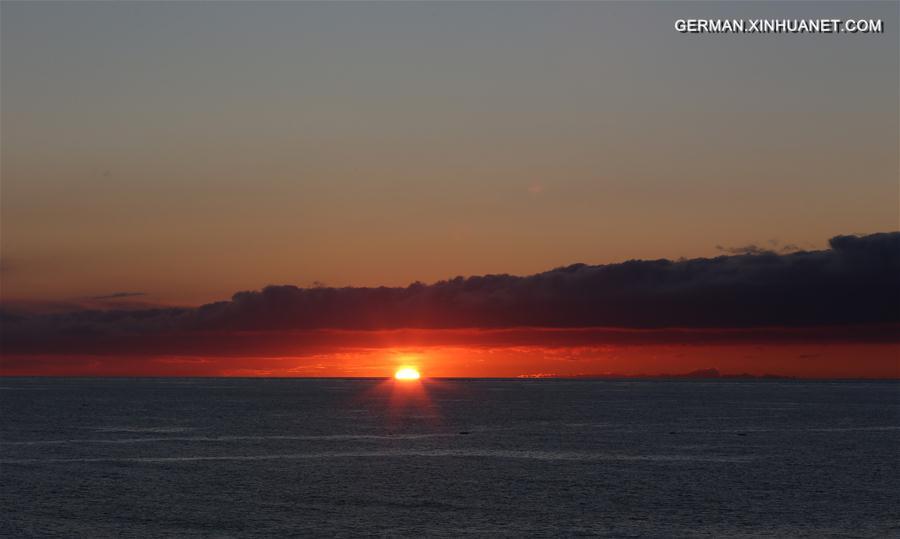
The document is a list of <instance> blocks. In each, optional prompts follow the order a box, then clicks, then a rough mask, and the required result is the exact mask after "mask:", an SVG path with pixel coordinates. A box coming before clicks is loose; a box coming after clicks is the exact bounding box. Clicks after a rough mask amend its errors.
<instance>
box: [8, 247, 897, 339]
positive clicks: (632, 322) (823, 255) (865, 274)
mask: <svg viewBox="0 0 900 539" xmlns="http://www.w3.org/2000/svg"><path fill="white" fill-rule="evenodd" d="M0 322H2V343H3V346H4V350H6V351H9V350H16V351H19V352H24V351H27V350H29V349H43V350H47V349H49V348H53V347H54V345H53V344H52V343H71V342H82V343H87V342H93V343H102V342H117V343H120V344H121V341H122V340H123V339H126V340H127V339H137V338H140V339H139V341H136V342H134V344H135V345H137V344H138V343H139V342H140V343H142V344H141V345H142V346H145V345H146V341H147V339H144V338H143V337H148V338H150V340H152V341H153V342H156V343H159V344H158V345H159V346H161V347H163V348H165V349H166V350H168V351H169V352H172V351H177V349H178V347H179V346H181V347H185V348H192V347H194V344H191V343H196V342H198V341H201V340H203V339H209V340H210V342H212V341H213V340H214V339H215V338H221V337H214V338H213V337H209V335H219V336H221V335H223V334H225V335H234V334H239V333H241V332H259V331H281V332H284V331H296V330H304V331H306V330H319V329H339V330H374V329H397V328H444V329H447V328H482V329H500V328H516V327H541V328H577V327H608V328H626V329H627V328H631V329H660V328H688V329H690V328H707V329H715V328H719V329H722V328H738V329H739V328H766V327H783V328H802V327H854V328H859V327H868V328H869V329H867V330H865V332H864V333H865V334H866V335H868V337H867V338H870V339H872V340H876V341H878V340H882V341H883V340H884V339H885V338H888V339H894V340H896V339H897V335H896V323H897V322H900V232H891V233H881V234H872V235H868V236H837V237H835V238H832V239H831V241H830V249H827V250H822V251H804V252H796V253H791V254H776V253H774V252H771V251H758V252H757V251H753V252H751V253H749V254H734V255H728V256H719V257H715V258H698V259H691V260H679V261H671V260H631V261H628V262H623V263H620V264H609V265H600V266H588V265H585V264H575V265H571V266H566V267H561V268H557V269H554V270H551V271H547V272H544V273H539V274H536V275H531V276H527V277H517V276H512V275H486V276H478V277H468V278H463V277H457V278H455V279H450V280H446V281H440V282H437V283H434V284H430V285H426V284H422V283H414V284H412V285H410V286H408V287H397V288H388V287H380V288H329V287H321V286H319V287H312V288H298V287H295V286H269V287H266V288H264V289H262V290H260V291H253V292H240V293H237V294H235V295H234V296H233V297H232V299H231V300H230V301H224V302H219V303H211V304H207V305H203V306H200V307H196V308H155V309H143V310H106V311H100V310H89V311H76V312H71V313H56V314H43V315H28V314H14V313H11V312H6V313H5V314H3V315H2V319H0ZM872 328H874V329H872ZM879 328H880V329H879ZM873 331H874V332H875V333H876V334H877V335H873V334H872V332H873ZM883 332H887V335H886V336H885V335H882V333H883ZM839 333H840V332H839ZM817 335H820V336H821V335H822V333H821V332H820V333H817ZM201 336H202V337H201ZM810 338H813V337H812V336H810ZM162 343H168V344H162ZM60 346H62V345H60ZM248 350H249V348H248Z"/></svg>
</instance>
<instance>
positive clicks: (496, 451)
mask: <svg viewBox="0 0 900 539" xmlns="http://www.w3.org/2000/svg"><path fill="white" fill-rule="evenodd" d="M0 386H2V389H0V399H2V401H0V406H2V410H0V411H2V430H0V436H2V438H0V486H2V491H0V501H2V507H0V509H2V513H0V535H4V536H14V537H19V536H52V535H55V536H61V537H78V536H80V537H111V536H117V537H122V536H126V537H153V536H203V537H207V536H208V537H245V536H285V535H305V536H323V535H324V536H333V535H343V536H347V535H362V534H365V535H371V534H375V535H417V536H418V535H438V536H454V537H455V536H461V535H485V536H496V535H502V536H522V535H529V536H551V535H552V536H555V535H566V536H572V535H599V536H615V537H623V536H629V537H637V536H650V537H652V536H656V537H677V536H700V535H707V536H764V535H769V536H776V537H785V536H807V537H823V536H840V537H889V536H895V537H896V536H900V511H898V510H897V507H898V505H897V500H898V497H900V496H898V495H900V416H898V413H900V408H898V405H900V401H898V398H900V384H897V383H893V382H880V383H879V382H798V381H700V380H697V381H648V380H644V381H563V380H537V381H518V380H507V381H502V380H491V381H486V380H481V381H450V380H443V381H441V380H433V381H426V382H424V384H422V385H418V384H405V385H401V384H400V383H394V382H385V381H372V380H356V381H350V380H317V381H315V380H235V379H191V380H172V379H170V380H161V379H157V380H153V379H145V380H114V379H108V380H90V379H71V380H51V379H0Z"/></svg>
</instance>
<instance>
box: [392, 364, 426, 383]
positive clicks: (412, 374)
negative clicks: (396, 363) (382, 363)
mask: <svg viewBox="0 0 900 539" xmlns="http://www.w3.org/2000/svg"><path fill="white" fill-rule="evenodd" d="M420 377H421V375H420V374H419V371H417V370H416V369H414V368H412V367H402V368H400V369H397V372H395V373H394V378H396V379H397V380H418V379H419V378H420Z"/></svg>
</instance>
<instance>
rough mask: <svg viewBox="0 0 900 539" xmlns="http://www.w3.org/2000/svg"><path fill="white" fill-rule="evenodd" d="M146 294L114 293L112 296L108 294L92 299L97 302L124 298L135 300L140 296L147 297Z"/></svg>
mask: <svg viewBox="0 0 900 539" xmlns="http://www.w3.org/2000/svg"><path fill="white" fill-rule="evenodd" d="M146 295H147V293H146V292H113V293H112V294H106V295H105V296H93V297H92V298H91V299H96V300H108V299H123V298H135V297H139V296H146Z"/></svg>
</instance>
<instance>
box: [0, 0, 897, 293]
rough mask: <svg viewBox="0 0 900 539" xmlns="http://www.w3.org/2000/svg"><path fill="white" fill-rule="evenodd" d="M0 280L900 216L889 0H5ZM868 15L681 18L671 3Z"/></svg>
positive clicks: (316, 267) (417, 268) (224, 275)
mask: <svg viewBox="0 0 900 539" xmlns="http://www.w3.org/2000/svg"><path fill="white" fill-rule="evenodd" d="M0 9H2V58H0V59H2V73H0V75H2V78H0V81H2V85H0V89H2V280H3V282H2V285H3V297H4V300H32V301H67V300H78V299H84V298H86V297H91V296H98V295H105V294H110V293H115V292H123V291H134V292H145V293H146V294H147V295H146V296H141V298H142V300H146V301H148V302H159V303H166V304H186V305H190V304H199V303H202V302H205V301H212V300H219V299H225V298H228V297H230V296H231V294H232V293H233V292H235V291H236V290H246V289H258V288H260V287H262V286H265V285H268V284H280V283H291V284H297V285H300V286H306V285H309V284H311V283H313V282H316V281H319V282H324V283H327V284H328V285H336V286H342V285H381V284H385V285H404V284H407V283H409V282H411V281H414V280H422V281H426V282H430V281H434V280H436V279H441V278H447V277H451V276H454V275H471V274H485V273H494V272H503V273H512V274H529V273H534V272H537V271H541V270H546V269H549V268H552V267H556V266H560V265H564V264H570V263H573V262H586V263H594V264H596V263H607V262H615V261H621V260H625V259H628V258H659V257H668V258H677V257H680V256H687V257H691V256H711V255H715V254H717V251H716V245H722V246H740V245H745V244H748V243H757V244H763V245H768V244H767V243H766V242H768V241H769V240H778V241H779V242H781V244H782V245H783V244H793V245H796V246H799V247H801V248H807V249H809V248H823V247H824V246H825V242H826V240H827V239H828V238H829V237H831V236H834V235H836V234H847V233H868V232H876V231H885V230H894V229H896V228H897V224H898V223H897V221H898V184H897V171H898V161H897V159H898V64H900V61H898V34H897V20H898V4H897V3H894V2H885V3H868V4H856V3H854V4H844V3H837V2H828V3H812V2H803V3H799V4H769V3H762V2H752V3H742V4H740V5H725V4H722V3H708V2H698V3H666V4H657V3H632V4H625V3H605V2H593V3H590V2H582V3H574V2H573V3H541V2H532V3H505V2H494V3H486V2H485V3H474V2H472V3H470V2H447V3H439V4H435V3H424V2H423V3H408V2H397V3H388V2H374V3H356V2H343V3H334V4H331V3H301V2H292V3H287V2H279V3H274V2H273V3H259V2H233V3H213V2H193V3H182V2H179V3H175V2H158V3H157V2H142V3H121V4H117V3H110V2H97V3H92V2H71V3H56V2H38V3H21V2H3V4H2V8H0ZM725 16H727V17H734V16H739V17H747V18H751V17H772V18H774V17H791V18H793V17H815V18H820V17H833V16H837V17H851V16H852V17H860V18H870V17H875V18H883V19H884V20H885V28H886V31H885V33H884V34H881V35H871V34H870V35H821V36H810V35H803V36H750V35H745V36H737V35H728V36H710V35H699V36H697V35H693V36H691V35H682V34H678V33H676V32H675V31H674V29H673V22H674V20H675V19H677V18H684V17H725Z"/></svg>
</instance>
